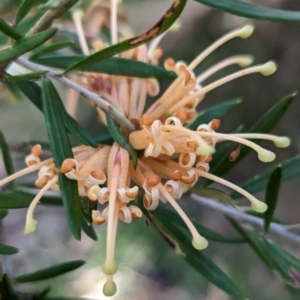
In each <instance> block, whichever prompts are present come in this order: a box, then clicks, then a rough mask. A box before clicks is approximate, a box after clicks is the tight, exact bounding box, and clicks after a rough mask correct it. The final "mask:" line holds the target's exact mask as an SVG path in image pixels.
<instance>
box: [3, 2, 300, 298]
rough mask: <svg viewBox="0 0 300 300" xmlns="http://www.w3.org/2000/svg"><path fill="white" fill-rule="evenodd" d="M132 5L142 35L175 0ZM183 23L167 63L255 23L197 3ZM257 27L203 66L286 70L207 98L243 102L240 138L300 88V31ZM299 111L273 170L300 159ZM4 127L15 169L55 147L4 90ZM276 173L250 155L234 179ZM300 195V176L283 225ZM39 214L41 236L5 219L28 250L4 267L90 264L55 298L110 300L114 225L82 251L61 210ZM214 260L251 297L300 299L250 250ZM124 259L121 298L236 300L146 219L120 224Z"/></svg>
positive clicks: (217, 220)
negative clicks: (42, 146)
mask: <svg viewBox="0 0 300 300" xmlns="http://www.w3.org/2000/svg"><path fill="white" fill-rule="evenodd" d="M13 2H15V4H16V5H17V4H18V2H19V1H18V0H15V1H11V0H3V1H1V3H0V12H2V14H4V15H5V18H6V19H7V20H9V19H10V18H13V16H14V10H13V9H12V3H13ZM41 2H42V1H41ZM123 2H124V3H123V5H122V9H123V11H124V14H125V16H126V18H127V20H128V22H129V24H130V25H131V26H132V27H133V28H134V30H135V32H137V33H140V32H143V31H144V30H146V29H148V28H150V27H151V26H152V24H153V22H154V21H156V20H157V19H158V18H159V17H160V16H161V14H162V12H163V11H165V8H166V7H168V5H169V4H170V3H171V1H167V0H143V1H142V0H127V1H126V0H125V1H123ZM248 2H253V3H259V4H261V5H265V6H272V7H276V8H281V9H288V10H296V11H300V3H299V1H297V0H260V1H258V0H257V1H248ZM180 21H181V24H182V27H181V29H180V31H178V32H176V33H169V34H168V35H167V36H166V37H165V38H164V39H163V41H162V43H161V46H162V48H163V49H164V57H163V58H167V57H173V58H174V59H175V60H184V61H187V62H190V61H191V60H192V59H193V58H194V57H195V56H196V55H197V54H198V53H199V52H200V51H201V50H203V49H204V48H205V47H207V46H208V45H210V44H211V43H212V42H213V41H215V40H216V39H217V38H218V37H220V36H221V35H223V34H224V33H226V32H227V31H229V30H231V29H232V28H235V27H238V26H240V25H243V24H245V23H249V20H247V19H244V18H241V17H237V16H233V15H229V14H227V13H223V12H221V11H218V10H216V9H212V8H209V7H206V6H203V5H201V4H199V3H196V2H194V1H188V5H187V7H186V9H185V11H184V13H183V14H182V16H181V18H180ZM251 23H254V24H255V27H256V30H255V33H254V34H253V35H252V36H251V38H249V39H247V40H240V39H235V40H233V41H230V42H229V43H227V44H226V45H224V46H222V47H221V48H220V49H218V50H217V51H215V52H214V53H213V54H212V55H210V56H209V57H208V58H207V59H206V60H205V61H204V62H203V64H201V67H200V68H199V69H202V70H204V69H206V68H207V67H208V66H211V65H212V64H213V63H215V62H217V61H219V60H221V59H223V58H225V57H227V56H230V55H233V54H239V53H243V54H252V55H254V56H255V58H256V59H255V61H256V62H257V63H261V62H265V61H267V60H269V59H272V60H275V61H276V62H277V63H278V71H277V72H276V73H275V74H274V75H273V76H270V77H267V78H265V77H261V76H259V75H257V74H254V75H250V76H247V77H244V78H240V79H238V80H237V81H234V82H231V83H229V84H226V85H224V86H222V87H220V88H218V89H216V90H214V91H213V92H211V93H209V94H208V95H207V96H206V99H205V101H204V102H203V104H201V107H200V109H204V108H206V107H210V106H212V105H214V104H217V103H221V102H222V101H225V100H229V99H233V98H236V97H241V98H242V99H243V102H242V103H241V104H240V105H239V106H238V107H236V108H234V109H233V110H232V111H231V112H230V113H229V114H227V116H226V117H225V118H223V119H222V131H223V132H231V131H232V130H234V129H235V128H236V127H237V126H238V125H240V124H243V125H244V126H245V128H246V129H248V128H250V127H251V125H252V124H254V123H255V121H256V120H257V119H258V118H259V117H260V116H262V115H263V113H264V112H266V111H267V110H268V109H269V108H270V107H271V106H272V105H273V104H274V103H275V102H277V101H279V100H280V99H281V98H283V97H284V96H285V95H287V94H290V93H292V92H294V91H299V89H300V81H299V78H300V64H299V63H298V61H299V53H300V42H299V38H298V37H299V33H300V25H299V24H292V23H288V24H287V23H271V22H263V21H251ZM234 70H235V68H234V67H232V68H231V71H234ZM229 71H230V70H227V69H226V71H225V72H226V73H225V72H224V74H228V73H229ZM221 73H222V71H221ZM218 75H219V74H218ZM213 79H214V78H211V80H213ZM167 85H168V83H167V82H162V85H161V87H162V90H163V89H164V88H165V87H166V86H167ZM58 88H59V89H60V90H61V91H62V92H63V89H62V87H59V86H58ZM7 100H9V101H7ZM299 111H300V104H299V96H297V97H296V100H295V101H294V103H293V104H292V108H291V109H289V110H288V112H287V113H286V114H285V116H284V117H283V119H282V120H281V121H280V123H279V124H278V125H277V126H276V128H275V129H274V131H273V132H274V133H276V134H279V135H280V134H281V135H289V136H290V137H291V138H292V140H293V144H292V146H291V147H289V148H288V149H285V150H284V151H277V150H276V149H271V150H272V151H273V150H274V151H275V152H276V153H277V155H278V156H277V160H276V162H273V164H274V165H276V164H278V162H281V161H283V160H285V159H287V158H289V157H292V156H294V155H296V154H298V153H299V150H300V135H299V125H300V120H299ZM78 117H79V121H80V122H81V124H83V125H84V126H85V127H86V128H88V129H89V130H90V132H93V133H94V134H95V135H96V134H97V133H98V134H99V132H100V130H102V129H101V128H100V126H99V125H97V120H96V116H95V113H94V112H93V109H92V108H91V107H90V106H89V105H87V103H85V102H82V103H80V106H79V113H78ZM0 128H1V129H3V131H4V132H5V135H6V138H7V140H8V142H9V143H10V144H11V145H12V146H13V147H14V148H15V149H20V151H19V154H18V153H17V154H14V159H15V168H16V169H19V168H21V167H22V166H23V161H22V159H23V155H24V153H22V149H23V148H22V142H24V141H28V140H32V139H36V140H45V141H46V136H47V135H46V128H45V124H44V117H43V115H42V114H41V113H40V112H39V111H38V110H37V109H36V108H35V107H34V106H33V105H32V104H31V103H29V102H28V101H23V100H22V99H21V98H20V97H18V99H17V100H16V99H15V98H14V97H13V96H12V95H11V94H10V93H9V92H8V91H3V93H2V96H1V99H0ZM101 132H102V131H101ZM269 167H270V164H268V165H265V164H263V163H261V162H259V161H258V160H257V158H256V156H255V155H254V153H251V154H250V155H249V156H248V157H247V158H246V159H245V160H243V161H242V162H241V163H239V164H238V165H237V166H236V167H235V168H234V169H233V170H232V171H231V172H230V173H228V174H227V175H226V178H227V179H229V180H230V181H233V182H235V183H237V184H239V183H241V182H243V181H245V180H246V179H249V178H251V177H252V176H254V175H255V174H258V173H260V172H261V171H263V170H265V169H267V168H269ZM2 169H3V168H2V167H1V170H2ZM1 176H2V175H1ZM299 194H300V188H299V178H294V179H293V180H290V181H288V182H285V183H283V184H282V188H281V190H280V195H279V200H278V206H277V214H278V215H279V216H280V217H281V220H282V221H283V222H289V223H298V222H299ZM262 197H263V196H262ZM262 197H261V198H262ZM183 208H184V210H185V211H186V212H187V213H188V215H190V216H192V217H194V218H196V219H198V220H201V223H203V224H205V225H206V226H207V227H209V228H211V229H215V230H216V231H218V232H220V233H224V234H228V235H230V236H234V234H235V233H234V231H233V230H232V227H231V226H230V225H229V223H228V222H227V221H226V219H225V217H224V216H223V215H221V214H220V213H217V212H215V211H212V210H211V209H208V208H205V207H202V206H201V207H200V206H198V205H197V204H195V203H193V201H192V200H187V201H186V202H184V203H183ZM36 216H37V218H38V219H39V220H40V222H39V226H38V227H37V230H36V232H35V234H31V235H26V236H24V235H23V225H24V221H25V211H24V210H17V211H16V210H13V211H11V212H10V214H9V216H8V217H7V218H5V219H4V224H3V227H4V234H5V241H6V242H7V244H9V245H14V246H15V247H18V248H20V249H22V251H20V252H19V253H18V254H16V255H14V256H10V257H7V258H6V259H5V261H4V263H5V268H6V271H7V273H8V274H12V275H13V276H17V275H19V274H21V273H26V272H31V271H33V270H36V269H38V268H42V267H47V266H50V265H52V264H56V263H57V262H59V261H64V260H70V259H72V260H73V259H82V258H83V257H86V260H87V264H85V265H84V266H83V267H82V268H81V269H79V270H77V271H75V272H73V273H72V274H70V275H64V276H63V277H58V278H57V279H54V280H53V279H52V280H51V285H52V286H53V287H54V288H53V289H52V290H51V292H50V293H51V295H52V296H58V295H62V294H64V295H66V296H70V297H73V296H74V295H77V296H85V297H87V298H90V299H106V298H105V297H104V296H103V297H99V295H100V294H101V291H102V284H103V282H104V275H103V273H102V272H101V267H99V265H101V264H102V263H103V259H104V249H105V243H104V240H105V232H106V228H105V226H103V227H98V228H96V230H97V233H98V238H99V241H98V243H94V242H93V241H92V240H90V239H89V238H88V237H86V236H84V237H83V240H82V242H81V243H80V244H79V243H78V242H76V241H75V240H74V239H73V238H72V237H71V235H70V232H69V229H68V227H67V222H66V220H65V218H64V212H63V211H62V208H60V207H52V206H48V207H45V206H41V207H38V208H37V211H36ZM274 238H275V239H276V240H277V241H279V242H280V243H281V245H284V246H285V248H286V249H288V250H289V251H290V252H291V253H293V254H294V255H295V256H297V257H298V258H300V251H299V246H298V245H296V246H295V245H293V244H290V243H289V242H287V241H286V240H283V239H279V238H278V237H274ZM205 253H206V255H208V257H210V258H212V259H213V260H214V262H215V263H216V264H218V265H219V266H220V267H221V268H222V269H223V270H224V271H225V272H226V273H227V274H228V275H229V276H230V277H231V278H232V280H233V282H235V284H236V285H237V286H238V287H239V288H240V290H242V291H243V292H244V294H245V295H247V296H248V298H249V299H257V300H264V299H273V300H276V299H278V300H279V299H285V300H289V299H291V300H292V299H299V298H300V292H297V290H292V289H290V288H287V286H286V285H285V284H284V283H283V281H282V280H281V279H280V277H279V276H278V275H277V274H275V273H274V272H273V271H271V270H269V269H268V268H267V267H266V266H265V265H263V264H262V263H261V261H260V259H259V258H258V257H257V256H256V255H255V253H254V252H253V250H252V249H251V248H250V247H249V246H248V245H246V244H236V245H231V244H219V243H215V242H211V243H210V245H209V248H208V249H207V250H206V251H205ZM116 258H117V261H119V262H122V263H121V266H120V272H119V273H118V274H117V276H116V282H117V284H118V290H119V291H120V292H119V293H118V295H117V296H115V297H113V298H112V299H124V300H126V299H133V300H135V299H136V300H152V299H164V300H168V299H170V300H171V299H172V300H181V299H184V300H185V299H186V300H189V299H191V300H192V299H209V300H226V299H230V297H229V296H228V295H226V294H225V293H224V292H222V291H220V290H219V289H218V288H216V287H214V286H213V285H210V284H207V282H206V280H204V279H203V278H202V277H201V276H200V275H199V274H198V273H197V272H196V271H194V270H193V269H191V268H190V267H189V266H188V265H187V264H185V262H184V261H183V260H180V259H179V258H178V257H177V255H176V254H175V253H174V252H173V251H172V249H171V248H170V247H169V246H168V245H167V244H166V243H165V242H164V241H163V239H162V238H161V237H160V236H159V234H158V233H157V232H156V231H155V230H154V229H149V228H148V227H147V226H146V224H145V221H144V220H140V221H139V222H136V223H135V224H132V225H131V226H130V227H128V226H127V225H124V224H121V225H120V230H119V231H118V238H117V253H116ZM49 284H50V281H43V282H41V283H40V285H39V287H40V289H43V288H44V287H47V286H48V285H49ZM35 289H36V286H35V287H34V289H33V286H32V285H30V284H28V285H22V290H23V291H28V292H30V291H33V290H35Z"/></svg>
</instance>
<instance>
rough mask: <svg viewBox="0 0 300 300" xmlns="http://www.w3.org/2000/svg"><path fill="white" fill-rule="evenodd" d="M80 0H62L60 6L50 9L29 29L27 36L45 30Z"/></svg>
mask: <svg viewBox="0 0 300 300" xmlns="http://www.w3.org/2000/svg"><path fill="white" fill-rule="evenodd" d="M78 1H79V0H62V1H61V3H60V4H59V6H57V7H55V8H53V9H49V10H48V11H47V12H46V13H45V14H44V15H43V16H42V17H41V18H40V19H39V20H38V22H37V23H36V24H35V25H34V26H33V27H32V28H31V29H30V30H29V32H28V33H27V36H29V35H32V34H34V33H37V32H40V31H43V30H45V29H47V28H49V27H50V26H51V25H52V22H53V21H54V20H55V19H57V18H59V17H60V16H61V15H62V14H63V13H64V12H66V11H67V10H68V9H69V8H70V7H72V6H73V5H74V4H76V3H77V2H78Z"/></svg>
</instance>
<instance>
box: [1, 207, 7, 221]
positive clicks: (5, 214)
mask: <svg viewBox="0 0 300 300" xmlns="http://www.w3.org/2000/svg"><path fill="white" fill-rule="evenodd" d="M7 215H8V210H7V209H0V219H4V218H5V217H6V216H7Z"/></svg>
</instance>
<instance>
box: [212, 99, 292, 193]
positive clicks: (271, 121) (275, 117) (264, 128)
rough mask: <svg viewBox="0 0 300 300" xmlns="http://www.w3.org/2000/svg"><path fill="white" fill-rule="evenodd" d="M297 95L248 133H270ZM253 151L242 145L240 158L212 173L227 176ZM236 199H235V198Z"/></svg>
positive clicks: (220, 166)
mask: <svg viewBox="0 0 300 300" xmlns="http://www.w3.org/2000/svg"><path fill="white" fill-rule="evenodd" d="M295 95H296V94H291V95H288V96H286V97H285V98H283V99H281V100H280V101H279V102H277V103H276V104H275V105H274V106H273V107H271V108H270V109H269V110H268V111H267V112H266V113H265V114H264V115H263V116H262V117H261V118H260V119H259V120H258V121H257V122H256V123H255V124H254V125H253V126H252V127H251V128H250V130H249V131H248V132H253V133H269V132H270V131H271V130H272V129H273V128H274V126H275V125H276V124H277V123H278V122H279V120H280V119H281V117H282V116H283V115H284V113H285V112H286V110H287V109H288V108H289V106H290V105H291V103H292V101H293V100H294V98H295ZM252 141H253V142H255V143H260V142H261V140H252ZM251 151H252V149H251V148H249V147H246V146H243V145H241V147H240V153H239V156H238V157H237V158H236V159H235V160H234V161H230V160H229V159H228V160H225V161H224V162H223V163H222V165H219V166H218V168H217V169H215V170H213V169H211V171H210V172H211V173H213V174H214V175H217V176H222V175H224V174H226V173H227V172H228V171H229V170H230V169H232V168H233V167H234V166H235V165H236V164H237V163H238V162H240V161H241V160H242V159H243V158H244V157H245V156H246V155H247V154H248V153H249V152H251ZM233 198H234V197H233Z"/></svg>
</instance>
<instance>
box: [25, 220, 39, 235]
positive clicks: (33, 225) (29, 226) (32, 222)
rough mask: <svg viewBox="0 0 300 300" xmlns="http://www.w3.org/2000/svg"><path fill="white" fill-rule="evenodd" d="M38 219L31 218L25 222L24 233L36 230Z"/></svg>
mask: <svg viewBox="0 0 300 300" xmlns="http://www.w3.org/2000/svg"><path fill="white" fill-rule="evenodd" d="M36 225H37V221H36V220H35V219H30V220H29V221H27V222H26V224H25V229H24V234H29V233H32V232H34V231H35V229H36Z"/></svg>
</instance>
